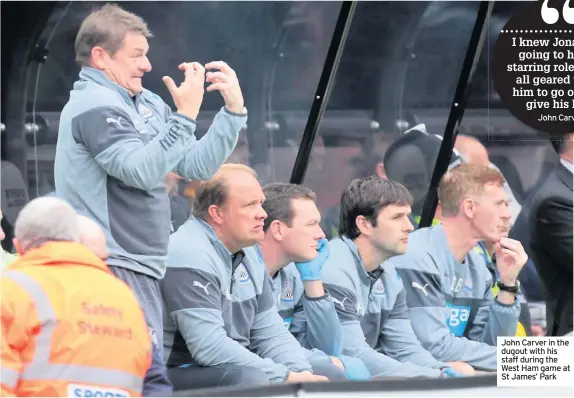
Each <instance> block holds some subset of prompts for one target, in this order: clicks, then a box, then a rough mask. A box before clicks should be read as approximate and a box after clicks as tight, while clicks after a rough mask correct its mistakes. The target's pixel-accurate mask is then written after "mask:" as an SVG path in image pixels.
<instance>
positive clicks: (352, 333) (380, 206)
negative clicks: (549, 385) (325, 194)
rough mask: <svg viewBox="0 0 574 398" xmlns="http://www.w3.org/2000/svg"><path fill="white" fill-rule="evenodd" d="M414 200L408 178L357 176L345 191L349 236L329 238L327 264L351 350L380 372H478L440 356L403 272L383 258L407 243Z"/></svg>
mask: <svg viewBox="0 0 574 398" xmlns="http://www.w3.org/2000/svg"><path fill="white" fill-rule="evenodd" d="M411 203H412V198H411V195H410V194H409V192H408V191H407V189H406V188H405V187H404V186H402V185H400V184H398V183H396V182H392V181H388V180H384V179H381V178H379V177H378V176H372V177H368V178H365V179H356V180H354V181H353V182H351V184H350V185H349V187H348V188H347V189H346V190H345V192H344V193H343V196H342V198H341V222H340V223H339V234H340V236H341V237H340V238H335V239H333V240H332V241H331V242H330V243H329V246H330V256H329V259H328V260H327V262H326V263H325V265H324V266H323V272H322V276H323V282H324V283H325V287H326V288H327V290H328V291H329V293H330V294H331V296H332V297H333V299H334V300H335V304H336V305H335V308H336V309H337V312H338V314H339V319H340V321H341V326H342V331H343V354H345V355H349V356H352V357H357V358H360V359H362V360H363V362H364V363H365V365H366V366H367V368H368V369H369V371H370V372H371V374H372V375H373V376H391V377H431V378H439V377H445V376H447V377H449V376H459V373H458V372H463V373H466V374H473V373H474V371H473V370H472V368H471V367H470V366H468V365H467V364H464V363H445V362H443V361H439V360H437V359H435V358H434V357H433V355H432V354H430V353H429V352H428V351H426V350H425V349H424V348H423V347H422V346H421V343H420V342H419V341H418V339H417V337H416V336H415V334H414V332H413V329H412V327H411V320H410V319H409V313H408V308H407V304H406V293H405V289H404V287H403V284H402V282H401V279H400V277H399V275H398V273H397V272H396V270H395V269H394V267H393V266H389V265H387V264H385V265H382V264H383V263H384V262H385V260H387V259H389V258H390V257H392V256H396V255H398V254H402V253H404V252H405V251H406V248H407V242H408V239H409V233H410V232H411V231H412V230H413V225H412V224H411V222H410V220H409V215H410V212H411ZM455 369H456V370H455Z"/></svg>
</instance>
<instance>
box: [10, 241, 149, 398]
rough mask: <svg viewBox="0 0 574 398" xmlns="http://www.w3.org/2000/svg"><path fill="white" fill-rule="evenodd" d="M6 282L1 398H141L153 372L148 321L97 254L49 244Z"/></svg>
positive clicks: (19, 263) (19, 262)
mask: <svg viewBox="0 0 574 398" xmlns="http://www.w3.org/2000/svg"><path fill="white" fill-rule="evenodd" d="M1 280H2V285H1V289H2V292H1V294H2V302H1V306H2V313H1V317H2V335H1V340H2V351H1V362H0V366H1V367H0V382H1V395H2V396H8V395H11V396H14V395H16V396H44V397H49V396H60V397H63V396H77V397H80V396H84V397H88V396H91V397H123V396H141V391H142V385H143V378H144V376H145V374H146V372H147V370H148V368H149V367H150V365H151V341H150V337H149V332H148V328H147V326H146V322H145V319H144V315H143V313H142V311H141V308H140V306H139V304H138V301H137V299H136V298H135V296H134V294H133V293H132V291H131V290H130V288H129V287H128V286H127V285H126V284H125V283H124V282H122V281H121V280H119V279H118V278H116V277H115V276H114V275H113V274H112V273H111V272H110V270H109V269H108V267H107V266H106V264H104V262H102V261H101V260H100V259H98V258H97V257H96V256H95V255H94V254H93V253H92V252H91V251H89V250H88V249H86V248H85V247H84V246H82V245H80V244H78V243H71V242H50V243H46V244H44V245H42V246H41V247H39V248H37V249H33V250H30V251H29V252H27V253H26V254H25V255H23V256H21V257H20V258H19V259H18V260H16V261H15V262H14V263H12V264H11V265H10V266H9V267H8V268H7V269H6V270H5V271H3V273H2V278H1Z"/></svg>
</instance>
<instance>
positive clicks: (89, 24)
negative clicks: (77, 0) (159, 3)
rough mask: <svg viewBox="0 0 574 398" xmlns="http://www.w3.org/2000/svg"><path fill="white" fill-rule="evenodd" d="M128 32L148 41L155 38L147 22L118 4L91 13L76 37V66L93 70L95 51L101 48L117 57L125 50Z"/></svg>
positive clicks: (107, 5) (108, 5) (105, 6)
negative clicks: (120, 51) (121, 50)
mask: <svg viewBox="0 0 574 398" xmlns="http://www.w3.org/2000/svg"><path fill="white" fill-rule="evenodd" d="M128 32H132V33H140V34H142V35H144V36H145V37H146V38H150V37H153V35H152V33H151V32H150V30H149V29H148V27H147V24H146V22H145V21H144V20H143V19H142V18H141V17H139V16H137V15H135V14H132V13H131V12H128V11H126V10H124V9H123V8H121V7H120V6H118V5H116V4H106V5H104V6H103V7H101V8H99V9H96V10H94V11H92V13H91V14H90V15H88V16H87V17H86V18H85V19H84V21H83V22H82V24H81V25H80V30H79V31H78V35H77V36H76V43H75V50H76V62H77V63H78V64H80V65H81V66H90V59H91V54H92V49H93V48H94V47H96V46H100V47H102V48H103V49H104V50H106V51H107V52H108V53H109V54H110V55H114V54H115V53H116V52H117V51H118V50H119V49H120V48H121V46H122V44H123V41H124V38H125V37H126V34H127V33H128Z"/></svg>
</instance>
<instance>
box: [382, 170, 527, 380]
mask: <svg viewBox="0 0 574 398" xmlns="http://www.w3.org/2000/svg"><path fill="white" fill-rule="evenodd" d="M438 196H439V202H440V205H441V212H442V215H441V222H440V224H439V225H436V226H433V227H430V228H421V229H419V230H417V231H415V232H413V233H412V234H411V236H410V237H409V247H408V250H407V252H406V254H404V255H402V256H397V257H394V258H392V259H390V260H389V261H388V262H387V264H388V265H389V266H394V267H396V269H397V270H398V271H399V274H400V275H401V277H402V279H403V283H404V286H405V289H406V291H407V304H408V306H409V312H410V315H411V320H412V326H413V329H414V331H415V333H416V335H417V336H418V338H419V340H420V341H421V343H422V344H423V346H424V347H425V348H426V349H427V350H429V351H430V352H431V353H432V354H433V355H434V356H435V357H436V358H437V359H439V360H441V361H464V362H466V363H468V364H470V365H472V366H473V367H475V368H477V369H480V370H486V371H494V370H496V338H497V336H514V335H515V333H516V329H517V325H518V318H519V316H520V307H521V303H520V301H519V300H518V299H517V294H518V292H519V287H520V285H519V283H518V274H519V272H520V270H521V269H522V267H523V266H524V264H525V263H526V260H527V259H528V257H527V255H526V253H525V251H524V249H523V248H522V245H521V244H520V242H518V241H515V240H513V239H508V238H503V237H502V234H503V233H504V231H505V229H506V225H507V224H508V222H509V220H510V215H511V213H510V211H509V208H508V196H507V195H506V193H505V191H504V177H502V174H500V172H499V171H498V170H496V169H492V168H490V167H488V166H484V165H478V164H461V165H458V166H456V167H455V168H453V169H451V170H449V171H448V172H447V173H446V174H445V175H444V176H443V178H442V180H441V182H440V185H439V190H438ZM479 241H485V242H496V243H494V251H495V254H496V259H497V261H496V268H497V270H498V275H499V276H498V278H499V280H498V281H497V283H496V284H497V286H498V288H499V290H500V291H499V293H498V295H497V296H496V298H495V297H494V296H493V294H492V291H491V288H492V286H493V277H492V275H491V273H490V271H489V270H488V268H487V266H486V264H485V261H484V258H483V257H482V256H481V255H480V254H478V253H477V252H476V251H474V250H473V248H474V247H475V245H476V244H477V243H478V242H479Z"/></svg>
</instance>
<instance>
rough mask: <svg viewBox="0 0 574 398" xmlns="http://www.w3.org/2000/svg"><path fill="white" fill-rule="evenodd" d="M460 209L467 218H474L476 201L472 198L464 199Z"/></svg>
mask: <svg viewBox="0 0 574 398" xmlns="http://www.w3.org/2000/svg"><path fill="white" fill-rule="evenodd" d="M460 211H461V212H462V214H464V215H465V216H466V217H467V218H474V213H475V212H476V202H475V201H474V200H472V199H470V198H466V199H463V201H462V203H461V204H460Z"/></svg>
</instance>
